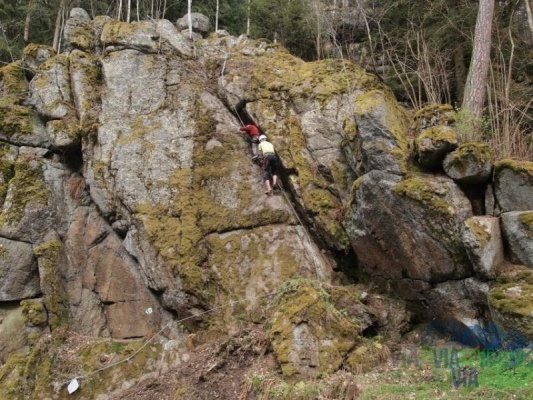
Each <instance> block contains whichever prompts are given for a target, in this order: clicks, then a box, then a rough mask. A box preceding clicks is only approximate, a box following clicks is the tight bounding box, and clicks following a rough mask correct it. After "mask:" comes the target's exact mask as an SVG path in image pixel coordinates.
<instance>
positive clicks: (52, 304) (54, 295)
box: [33, 240, 68, 329]
mask: <svg viewBox="0 0 533 400" xmlns="http://www.w3.org/2000/svg"><path fill="white" fill-rule="evenodd" d="M62 251H63V245H62V243H61V242H60V241H59V240H51V241H49V242H45V243H42V244H40V245H39V246H36V247H35V248H34V249H33V253H34V254H35V256H36V257H38V259H39V272H40V275H41V289H42V291H43V293H44V297H43V299H44V305H45V306H46V309H47V310H48V313H49V314H50V316H49V319H50V327H51V328H52V329H57V328H60V327H62V326H67V325H68V306H67V300H68V299H67V295H66V293H65V291H64V289H63V286H62V283H61V273H60V270H59V263H60V257H61V254H62Z"/></svg>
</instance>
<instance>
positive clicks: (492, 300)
mask: <svg viewBox="0 0 533 400" xmlns="http://www.w3.org/2000/svg"><path fill="white" fill-rule="evenodd" d="M488 301H489V305H490V307H491V308H493V311H495V312H496V315H495V316H496V318H495V319H496V322H497V323H498V324H500V325H501V326H502V327H503V329H504V330H505V331H515V332H518V333H520V334H521V335H523V336H524V337H525V338H526V339H528V340H533V285H532V284H529V283H517V282H511V283H505V284H498V285H496V286H495V287H493V288H492V289H491V290H490V291H489V295H488Z"/></svg>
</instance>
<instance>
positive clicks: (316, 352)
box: [269, 281, 368, 378]
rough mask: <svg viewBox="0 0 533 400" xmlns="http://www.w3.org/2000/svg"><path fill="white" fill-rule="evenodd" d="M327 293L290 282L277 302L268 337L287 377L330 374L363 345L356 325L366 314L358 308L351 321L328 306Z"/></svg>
mask: <svg viewBox="0 0 533 400" xmlns="http://www.w3.org/2000/svg"><path fill="white" fill-rule="evenodd" d="M330 291H331V288H328V287H322V286H321V285H320V284H319V283H318V282H312V281H289V282H288V283H287V284H286V285H285V286H284V287H283V290H282V291H281V294H280V295H279V296H278V298H277V299H276V302H275V305H274V313H273V316H272V321H271V327H270V332H269V335H270V338H271V341H272V347H273V349H274V353H275V355H276V358H277V360H278V362H279V363H280V365H281V370H282V372H283V375H285V376H286V377H291V378H305V377H307V378H315V377H317V376H320V375H323V374H328V373H332V372H334V371H336V370H337V369H338V368H339V367H340V366H341V365H342V363H343V361H344V359H345V358H346V357H347V355H348V354H349V352H350V351H351V350H352V349H353V348H354V346H355V345H356V344H358V343H361V342H362V340H361V339H360V338H359V337H358V336H357V334H356V332H357V331H358V330H359V328H360V327H359V326H358V324H357V323H356V322H355V321H356V319H357V317H362V316H364V315H365V313H368V310H366V307H364V306H363V305H360V306H361V308H360V310H359V312H357V313H356V315H353V318H351V317H352V316H348V315H347V314H346V315H345V314H343V313H341V312H340V311H339V310H338V309H337V308H336V307H335V305H334V304H331V301H332V298H331V296H332V294H331V293H330ZM355 301H357V300H355ZM357 361H358V360H353V363H354V364H355V363H356V362H357Z"/></svg>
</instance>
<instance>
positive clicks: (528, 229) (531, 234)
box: [501, 211, 533, 268]
mask: <svg viewBox="0 0 533 400" xmlns="http://www.w3.org/2000/svg"><path fill="white" fill-rule="evenodd" d="M501 219H502V229H503V235H504V237H505V241H506V243H507V247H508V249H509V252H510V255H511V261H513V262H515V263H520V264H524V265H526V266H528V267H529V268H533V211H512V212H507V213H503V214H502V215H501Z"/></svg>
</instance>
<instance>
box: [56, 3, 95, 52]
mask: <svg viewBox="0 0 533 400" xmlns="http://www.w3.org/2000/svg"><path fill="white" fill-rule="evenodd" d="M96 38H97V36H96V35H95V29H94V25H93V23H92V21H91V17H90V16H89V14H88V13H87V11H85V10H84V9H83V8H73V9H72V10H70V15H69V18H68V19H67V21H66V22H65V27H64V29H63V42H64V45H65V47H66V48H67V49H68V50H72V49H80V50H85V51H86V50H90V49H91V48H93V47H94V46H95V44H96V40H97V39H96Z"/></svg>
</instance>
